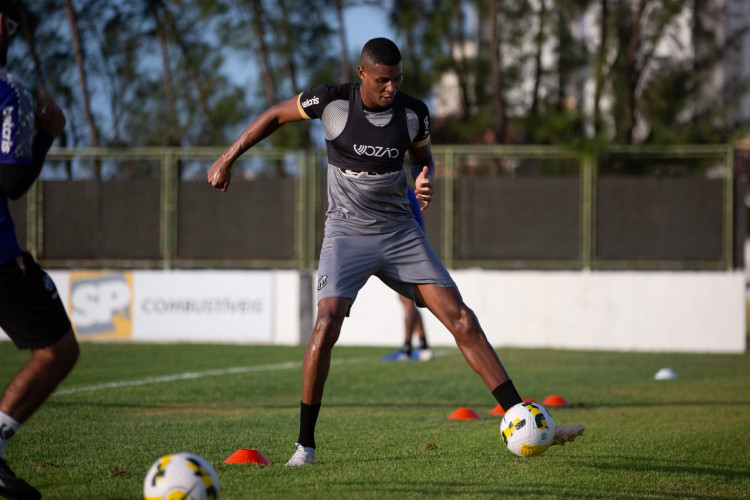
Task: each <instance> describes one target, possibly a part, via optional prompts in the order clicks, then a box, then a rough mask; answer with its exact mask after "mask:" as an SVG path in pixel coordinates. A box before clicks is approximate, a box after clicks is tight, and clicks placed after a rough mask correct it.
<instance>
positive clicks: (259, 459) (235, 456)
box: [224, 448, 271, 465]
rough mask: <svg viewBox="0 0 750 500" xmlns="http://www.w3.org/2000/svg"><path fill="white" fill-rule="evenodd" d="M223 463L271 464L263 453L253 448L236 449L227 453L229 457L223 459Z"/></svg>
mask: <svg viewBox="0 0 750 500" xmlns="http://www.w3.org/2000/svg"><path fill="white" fill-rule="evenodd" d="M224 463H225V464H257V465H271V461H270V460H268V459H267V458H266V457H265V456H263V453H261V452H259V451H258V450H256V449H255V448H249V449H248V448H244V449H240V450H237V451H235V452H234V453H232V454H231V455H229V458H227V459H226V460H224Z"/></svg>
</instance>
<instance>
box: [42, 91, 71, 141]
mask: <svg viewBox="0 0 750 500" xmlns="http://www.w3.org/2000/svg"><path fill="white" fill-rule="evenodd" d="M35 118H36V126H37V128H39V129H40V130H44V131H45V132H47V133H48V134H49V135H51V136H52V138H53V139H55V138H57V137H58V136H59V135H60V134H62V131H63V129H64V128H65V124H66V123H67V120H66V119H65V113H63V111H62V109H60V107H59V106H58V105H57V104H55V102H54V101H50V102H49V103H48V102H47V96H45V95H44V94H42V95H40V96H39V101H37V103H36V116H35Z"/></svg>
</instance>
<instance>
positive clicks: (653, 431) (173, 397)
mask: <svg viewBox="0 0 750 500" xmlns="http://www.w3.org/2000/svg"><path fill="white" fill-rule="evenodd" d="M386 352H388V350H387V349H382V348H381V349H379V348H354V347H337V348H335V350H334V365H333V367H332V370H331V375H330V377H329V379H328V384H327V386H326V396H325V398H324V401H323V408H322V411H321V416H320V419H319V421H318V430H317V434H316V439H317V444H318V450H317V456H316V463H315V465H313V466H311V467H303V468H288V467H284V465H283V464H284V462H285V461H286V460H287V459H288V458H289V457H290V456H291V454H292V452H293V451H294V441H295V438H296V437H297V431H298V427H297V426H298V415H299V393H300V380H301V370H300V362H301V359H302V353H303V348H301V347H274V346H235V345H138V344H94V343H85V344H83V345H82V353H81V359H80V362H79V364H78V365H77V366H76V368H75V370H74V371H73V373H72V374H71V375H70V376H69V377H68V379H67V380H66V381H65V382H64V383H63V384H62V385H61V386H60V387H59V388H58V393H56V394H55V395H53V396H52V397H51V398H50V399H49V400H48V402H47V403H46V404H45V406H43V407H42V409H41V410H40V411H39V412H38V413H36V414H35V415H34V416H33V417H32V418H31V419H30V420H29V421H28V422H27V423H26V425H24V427H22V429H21V431H20V432H19V433H18V434H17V435H16V437H15V438H14V440H13V442H12V443H11V444H10V445H9V446H8V448H7V449H6V453H5V458H6V460H7V461H8V462H9V463H10V465H11V466H12V467H13V468H14V470H15V472H16V473H17V474H18V475H19V476H20V477H24V478H26V479H27V480H28V481H29V482H31V483H32V484H34V485H35V486H36V487H37V488H39V489H40V490H41V491H42V493H43V495H44V497H45V498H48V499H68V498H69V499H133V498H139V497H141V494H142V493H141V492H142V482H143V477H144V475H145V473H146V470H147V469H148V467H149V466H150V465H151V463H152V462H153V461H154V460H155V459H156V458H158V457H159V456H161V455H163V454H166V453H170V452H176V451H183V450H187V451H192V452H195V453H198V454H200V455H202V456H204V457H205V458H206V459H208V460H209V461H210V462H211V463H212V464H213V465H214V467H215V468H216V470H217V472H218V474H219V478H220V481H221V488H222V492H221V498H223V499H249V498H263V499H264V500H266V499H282V498H283V499H287V498H301V499H316V498H320V499H326V500H330V499H339V498H341V499H350V498H372V499H375V498H378V499H381V498H396V499H400V498H430V499H432V498H500V497H508V498H517V497H544V498H553V497H566V498H576V497H577V498H669V499H672V498H750V414H749V413H750V355H748V354H744V355H691V354H644V353H609V352H577V351H553V350H524V349H502V350H500V356H501V359H502V360H503V362H504V363H505V365H506V368H507V369H508V370H509V372H510V373H511V376H512V378H513V379H514V381H515V384H516V386H517V387H518V389H519V390H520V391H521V394H522V395H523V396H524V397H530V398H535V399H537V400H539V401H541V400H543V399H544V398H545V397H547V396H548V395H550V394H561V395H563V396H565V397H566V398H567V399H568V400H569V401H570V402H571V403H573V406H572V407H569V408H559V409H554V408H553V409H552V410H551V414H552V416H553V417H554V419H555V421H557V422H559V423H562V424H569V423H582V424H584V425H586V427H587V430H586V433H585V434H584V436H583V437H582V438H579V439H578V440H576V442H575V443H572V444H568V445H566V446H564V447H559V446H556V447H553V448H550V449H549V450H547V452H545V454H544V455H542V456H541V457H538V458H518V457H516V456H514V455H512V454H511V453H510V452H508V451H507V450H506V449H505V448H504V447H503V446H502V444H501V441H500V437H499V422H500V417H496V416H492V415H490V413H489V412H490V410H491V409H492V408H493V407H494V406H495V401H494V400H493V399H492V396H491V394H490V393H489V391H488V390H487V389H486V388H485V387H484V385H483V383H482V382H481V380H480V379H479V377H478V376H477V375H476V374H474V373H473V372H472V371H471V369H470V368H469V367H468V365H467V364H466V362H465V361H464V360H463V358H462V357H461V355H460V354H459V352H458V351H457V350H455V349H443V350H439V354H440V355H439V356H437V357H436V359H434V360H433V361H431V362H428V363H416V362H410V363H384V362H381V361H380V356H381V355H382V354H385V353H386ZM27 356H28V353H27V352H19V351H16V350H15V348H14V347H13V346H12V345H11V344H10V343H8V342H0V382H1V383H2V384H3V385H4V384H5V382H6V381H7V380H8V379H9V378H10V377H11V376H12V374H13V373H15V371H16V370H17V369H18V368H19V367H20V366H21V364H22V363H23V362H24V361H25V360H26V359H27ZM664 367H669V368H672V369H674V370H675V371H676V372H677V373H679V375H680V378H679V379H676V380H666V381H655V380H654V378H653V376H654V374H655V373H656V372H657V370H659V369H660V368H664ZM230 368H236V370H229V369H230ZM185 374H188V375H185ZM190 374H192V375H190ZM458 407H471V408H473V409H474V410H475V411H477V413H479V414H480V415H481V416H482V417H483V418H482V420H480V421H456V420H449V419H448V418H447V416H448V415H449V414H450V413H451V412H452V411H453V410H455V409H456V408H458ZM239 448H256V449H258V450H259V451H261V452H262V453H263V454H264V455H265V456H266V457H268V458H269V459H270V460H271V461H272V462H273V465H271V466H269V467H265V468H259V467H257V466H254V465H239V464H232V465H229V464H224V463H223V461H224V459H225V458H227V457H228V456H229V455H230V454H232V453H233V452H234V451H235V450H237V449H239Z"/></svg>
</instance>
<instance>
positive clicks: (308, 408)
mask: <svg viewBox="0 0 750 500" xmlns="http://www.w3.org/2000/svg"><path fill="white" fill-rule="evenodd" d="M318 413H320V403H318V404H316V405H306V404H305V403H303V402H301V401H300V410H299V438H298V439H297V442H298V443H299V444H301V445H302V446H306V447H308V448H315V424H316V422H317V421H318Z"/></svg>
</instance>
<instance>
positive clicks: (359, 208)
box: [298, 84, 429, 234]
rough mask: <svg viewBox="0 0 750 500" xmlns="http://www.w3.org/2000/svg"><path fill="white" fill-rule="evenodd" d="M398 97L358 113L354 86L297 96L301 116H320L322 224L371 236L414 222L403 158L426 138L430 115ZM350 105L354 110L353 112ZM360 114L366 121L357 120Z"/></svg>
mask: <svg viewBox="0 0 750 500" xmlns="http://www.w3.org/2000/svg"><path fill="white" fill-rule="evenodd" d="M397 96H401V97H400V99H398V101H396V102H394V106H391V107H390V108H388V109H386V110H383V111H370V110H367V109H362V104H361V97H360V96H359V85H358V84H345V85H337V86H327V85H322V86H318V87H314V88H312V89H310V90H309V91H307V92H303V93H302V94H300V96H299V98H298V105H299V108H300V111H301V112H302V113H303V116H304V117H306V118H309V119H312V118H319V119H320V120H321V122H322V123H323V127H324V130H325V139H326V145H327V147H328V152H329V154H328V159H329V165H328V211H327V212H326V217H327V224H330V223H333V224H342V225H345V226H348V227H350V228H351V229H352V230H354V231H356V232H358V233H360V234H376V233H380V232H383V231H388V230H390V229H392V228H394V227H398V226H399V225H401V224H404V223H405V222H408V221H409V220H411V219H413V215H412V212H411V209H410V206H409V201H408V199H407V197H406V190H407V179H406V176H405V175H404V171H403V158H404V154H405V152H406V149H408V147H409V146H410V145H412V144H424V143H426V141H427V140H428V139H429V113H428V111H427V107H426V106H425V105H424V103H423V102H422V101H419V100H417V99H414V98H411V97H409V96H407V95H406V94H402V93H398V94H397ZM352 102H353V103H354V105H355V106H358V107H359V108H358V109H352V104H351V103H352ZM394 109H395V110H396V111H395V112H394ZM401 110H403V111H402V112H401V113H399V112H400V111H401ZM358 112H359V113H358ZM360 116H364V119H365V120H366V123H364V122H363V121H361V120H358V118H359V117H360ZM400 116H405V123H404V124H402V123H396V121H397V120H398V117H400ZM394 117H396V120H394ZM402 132H403V133H402ZM394 136H395V137H399V140H400V142H401V144H400V148H392V147H391V146H392V145H393V142H394V141H393V137H394ZM368 146H369V148H368ZM393 149H398V151H393ZM399 155H400V156H399Z"/></svg>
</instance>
